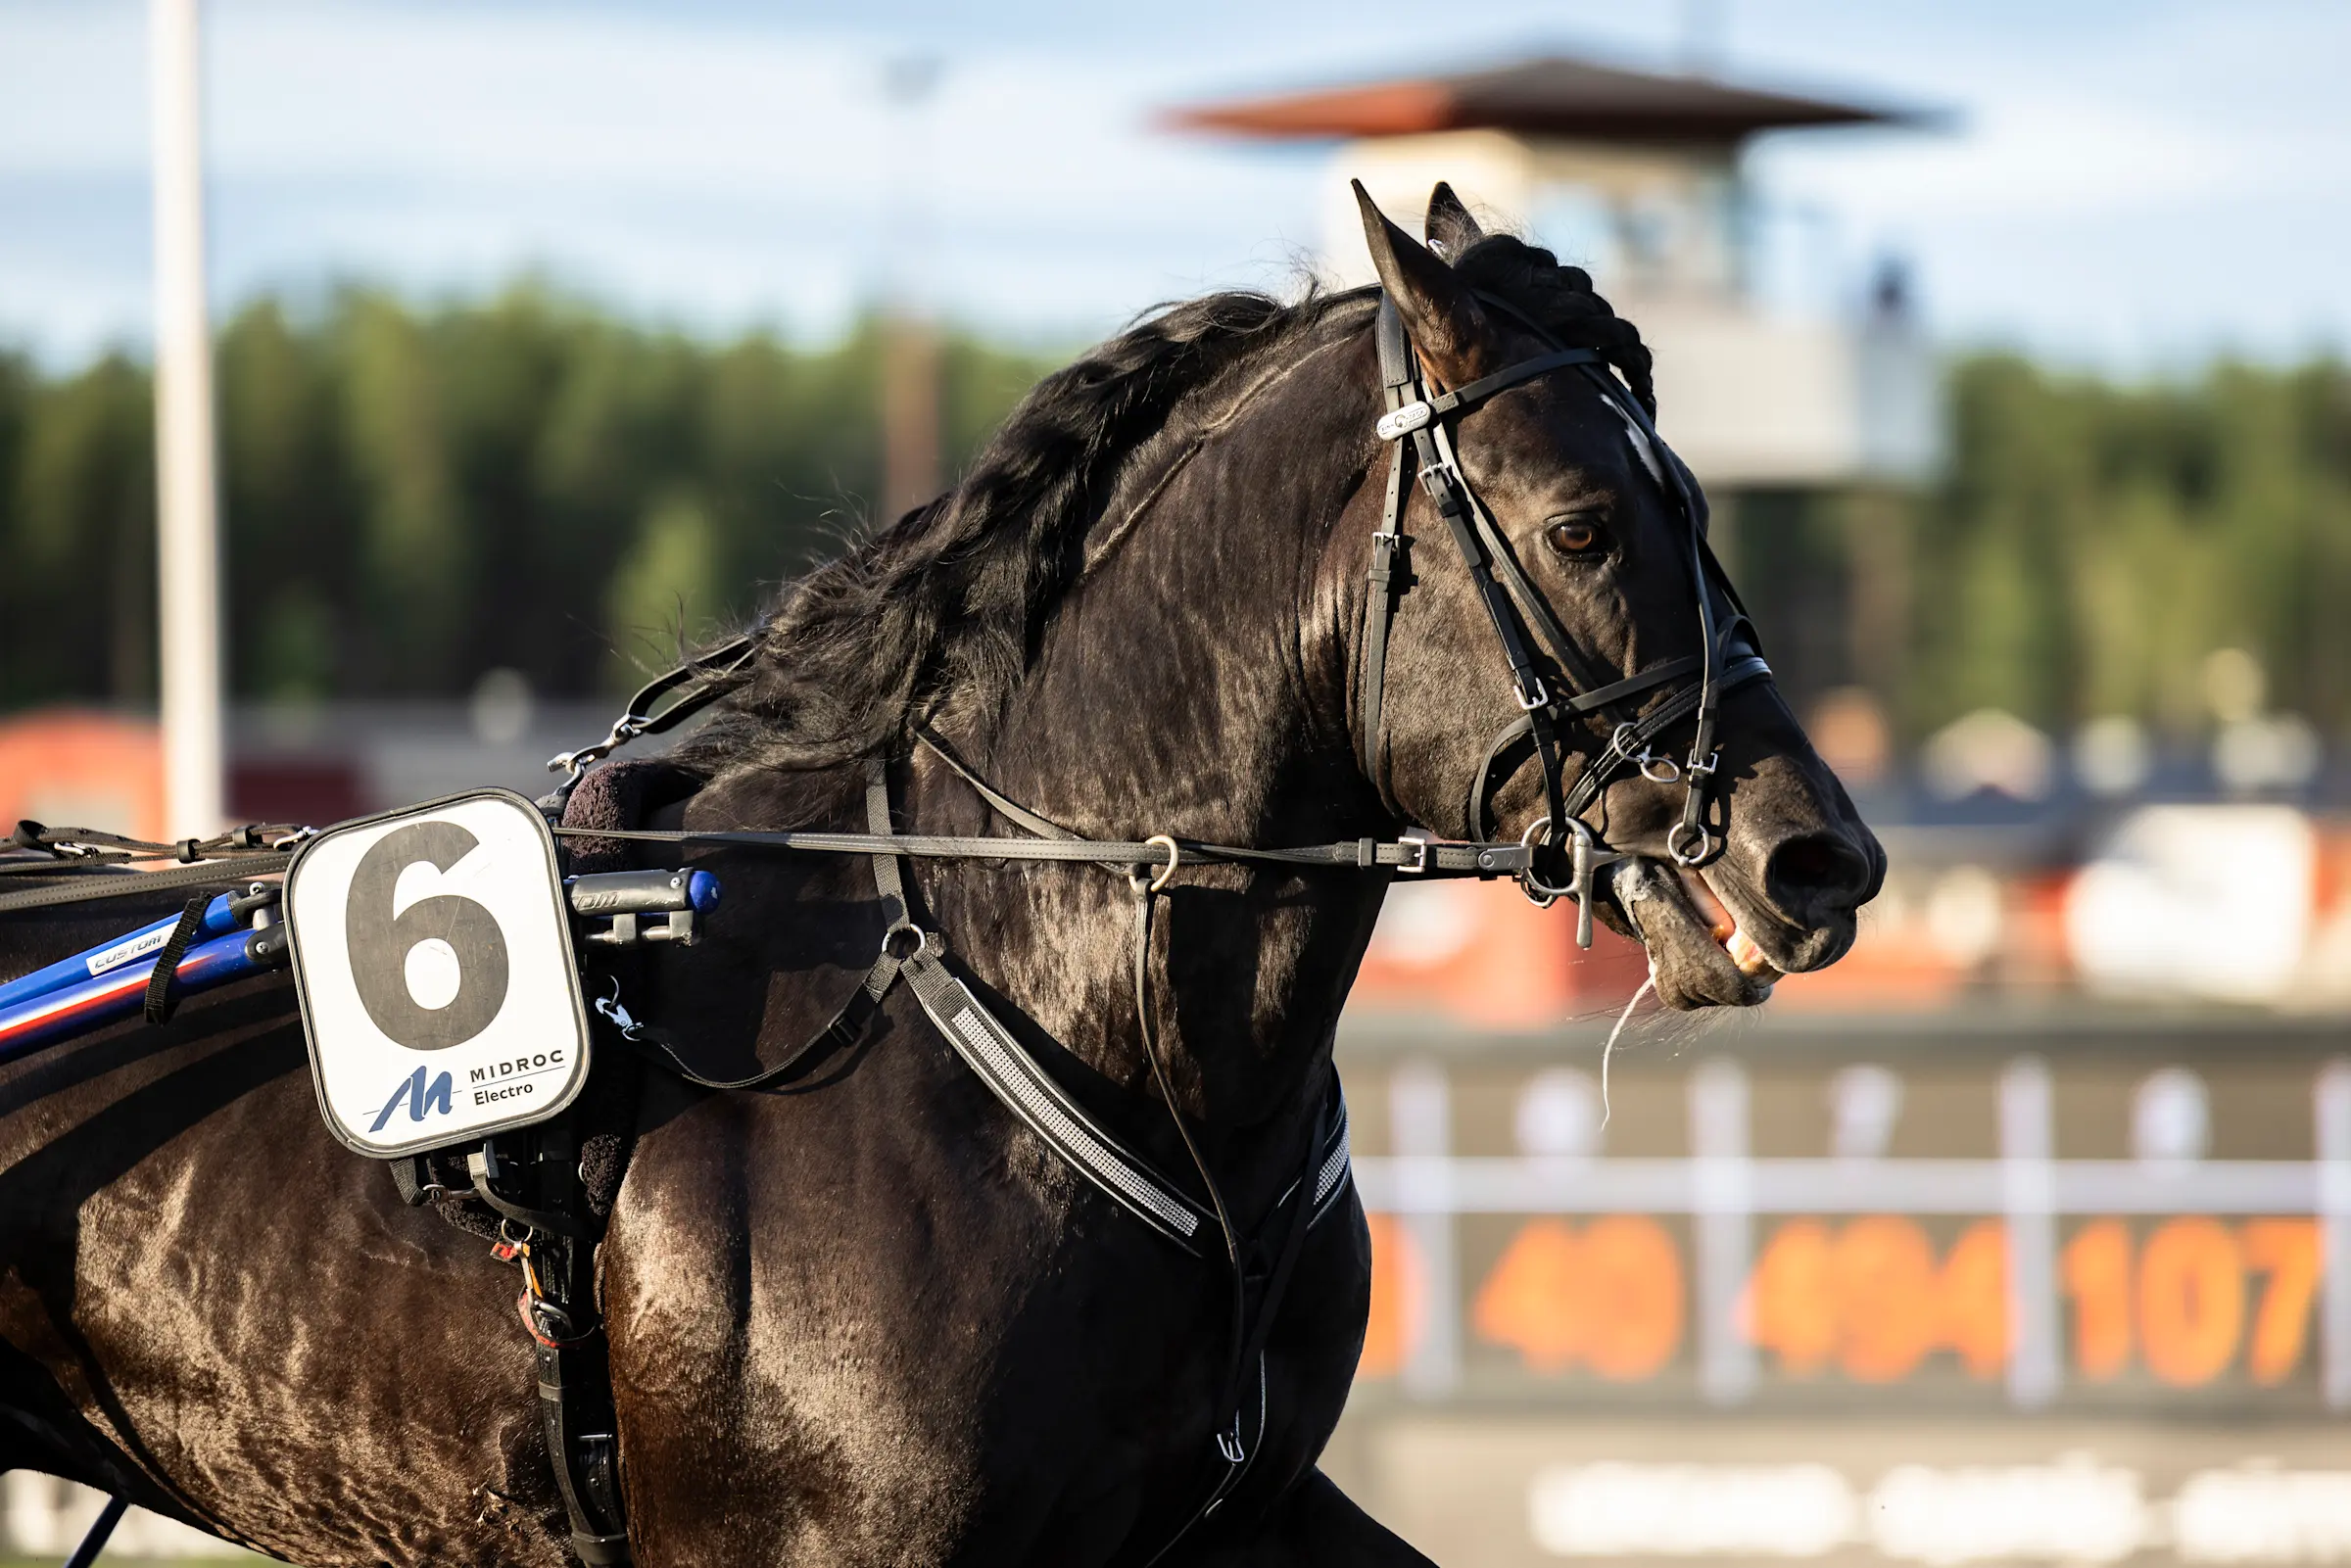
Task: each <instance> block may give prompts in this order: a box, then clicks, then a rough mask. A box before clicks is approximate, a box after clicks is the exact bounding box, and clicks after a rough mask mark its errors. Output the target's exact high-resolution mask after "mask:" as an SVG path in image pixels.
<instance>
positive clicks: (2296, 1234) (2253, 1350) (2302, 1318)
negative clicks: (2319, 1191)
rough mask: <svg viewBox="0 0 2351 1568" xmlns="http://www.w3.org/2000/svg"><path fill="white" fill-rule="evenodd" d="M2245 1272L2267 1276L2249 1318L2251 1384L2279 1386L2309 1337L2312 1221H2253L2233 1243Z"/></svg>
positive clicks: (2316, 1256)
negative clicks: (2240, 1246)
mask: <svg viewBox="0 0 2351 1568" xmlns="http://www.w3.org/2000/svg"><path fill="white" fill-rule="evenodd" d="M2239 1239H2240V1240H2241V1241H2242V1243H2243V1245H2244V1255H2245V1266H2246V1267H2247V1268H2251V1269H2258V1270H2260V1271H2262V1272H2264V1273H2267V1274H2268V1275H2269V1276H2270V1287H2269V1289H2268V1290H2265V1291H2263V1292H2262V1294H2261V1308H2260V1310H2259V1311H2257V1312H2255V1313H2254V1314H2253V1341H2252V1344H2251V1346H2250V1347H2249V1348H2248V1349H2247V1351H2246V1353H2245V1360H2246V1363H2247V1370H2249V1371H2250V1372H2252V1374H2253V1381H2254V1382H2256V1383H2282V1382H2284V1381H2285V1380H2286V1378H2287V1377H2288V1376H2290V1375H2291V1374H2292V1372H2293V1370H2294V1368H2295V1367H2296V1366H2297V1365H2299V1364H2300V1363H2301V1360H2302V1346H2303V1342H2304V1340H2305V1338H2306V1337H2307V1336H2308V1334H2309V1332H2310V1304H2311V1298H2312V1296H2313V1295H2314V1294H2315V1293H2316V1291H2317V1289H2318V1284H2319V1260H2320V1257H2321V1249H2320V1246H2319V1224H2318V1221H2317V1220H2315V1219H2255V1220H2249V1221H2247V1222H2246V1224H2245V1226H2244V1229H2243V1230H2242V1231H2241V1232H2240V1238H2239Z"/></svg>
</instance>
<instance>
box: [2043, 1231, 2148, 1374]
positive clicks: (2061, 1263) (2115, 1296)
mask: <svg viewBox="0 0 2351 1568" xmlns="http://www.w3.org/2000/svg"><path fill="white" fill-rule="evenodd" d="M2058 1271H2059V1273H2060V1274H2061V1275H2062V1276H2063V1279H2064V1283H2065V1293H2066V1294H2067V1295H2068V1296H2071V1297H2072V1298H2073V1299H2074V1365H2075V1366H2076V1367H2078V1368H2080V1369H2081V1372H2082V1375H2083V1376H2084V1377H2087V1378H2089V1379H2092V1380H2093V1381H2097V1382H2103V1381H2105V1380H2106V1379H2108V1378H2111V1377H2115V1376H2118V1375H2120V1374H2121V1372H2122V1370H2123V1368H2124V1367H2126V1366H2128V1365H2130V1364H2131V1232H2130V1230H2129V1229H2128V1228H2127V1227H2126V1226H2125V1225H2124V1224H2123V1222H2122V1221H2121V1220H2119V1219H2100V1220H2095V1221H2092V1222H2091V1223H2089V1224H2087V1225H2085V1226H2083V1227H2082V1228H2081V1230H2080V1231H2078V1232H2076V1233H2075V1236H2074V1239H2073V1240H2072V1241H2070V1242H2067V1243H2066V1244H2065V1254H2064V1256H2063V1257H2062V1258H2061V1259H2059V1260H2058Z"/></svg>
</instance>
